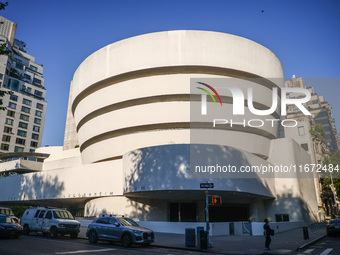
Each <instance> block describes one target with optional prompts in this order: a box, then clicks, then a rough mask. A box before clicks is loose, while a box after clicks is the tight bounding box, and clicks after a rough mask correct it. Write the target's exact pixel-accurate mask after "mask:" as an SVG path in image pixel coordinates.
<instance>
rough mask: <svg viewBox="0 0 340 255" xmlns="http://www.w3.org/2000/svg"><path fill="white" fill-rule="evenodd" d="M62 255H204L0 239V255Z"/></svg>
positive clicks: (39, 238)
mask: <svg viewBox="0 0 340 255" xmlns="http://www.w3.org/2000/svg"><path fill="white" fill-rule="evenodd" d="M52 254H53V255H62V254H98V255H107V254H112V255H118V254H130V255H134V254H141V255H155V254H169V255H170V254H174V255H175V254H195V255H196V254H197V255H199V254H205V255H206V253H200V252H192V251H185V250H176V249H163V248H157V247H152V246H150V247H142V246H132V247H130V248H124V247H123V246H121V245H119V244H112V243H108V242H98V243H97V244H90V243H89V242H88V241H87V240H84V239H70V238H68V237H61V238H58V239H51V238H49V237H44V236H38V235H35V236H22V237H20V238H18V239H8V238H0V255H52Z"/></svg>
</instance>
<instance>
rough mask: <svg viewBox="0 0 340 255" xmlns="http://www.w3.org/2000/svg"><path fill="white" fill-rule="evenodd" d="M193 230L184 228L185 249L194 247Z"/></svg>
mask: <svg viewBox="0 0 340 255" xmlns="http://www.w3.org/2000/svg"><path fill="white" fill-rule="evenodd" d="M195 243H196V240H195V229H194V228H186V229H185V246H186V247H195Z"/></svg>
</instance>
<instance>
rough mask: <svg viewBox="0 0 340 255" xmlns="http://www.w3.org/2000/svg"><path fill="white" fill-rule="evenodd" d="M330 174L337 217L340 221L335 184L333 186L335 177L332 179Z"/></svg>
mask: <svg viewBox="0 0 340 255" xmlns="http://www.w3.org/2000/svg"><path fill="white" fill-rule="evenodd" d="M329 174H330V175H331V182H332V191H333V196H334V203H335V210H336V217H337V218H338V219H339V210H338V203H337V202H336V196H335V190H334V184H333V177H332V173H331V172H329Z"/></svg>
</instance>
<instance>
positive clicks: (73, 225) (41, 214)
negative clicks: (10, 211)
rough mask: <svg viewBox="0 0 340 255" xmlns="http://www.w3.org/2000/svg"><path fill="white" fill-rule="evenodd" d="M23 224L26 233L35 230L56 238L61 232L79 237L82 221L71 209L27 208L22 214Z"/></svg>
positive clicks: (72, 236)
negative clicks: (75, 216)
mask: <svg viewBox="0 0 340 255" xmlns="http://www.w3.org/2000/svg"><path fill="white" fill-rule="evenodd" d="M21 226H23V227H24V230H23V234H24V235H29V233H30V232H31V231H33V232H42V233H43V234H44V235H49V236H50V237H51V238H56V237H57V236H58V235H59V234H60V235H64V234H69V235H70V236H71V238H77V236H78V233H79V231H80V230H79V229H80V222H79V221H76V220H74V218H73V216H72V214H71V213H70V212H69V211H67V210H66V209H59V208H45V207H38V208H30V209H27V210H26V211H25V212H24V214H23V215H22V218H21Z"/></svg>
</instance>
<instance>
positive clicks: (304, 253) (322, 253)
mask: <svg viewBox="0 0 340 255" xmlns="http://www.w3.org/2000/svg"><path fill="white" fill-rule="evenodd" d="M314 250H315V249H307V250H305V251H304V252H303V253H299V254H297V255H306V254H312V252H313V251H314ZM332 250H333V248H327V249H325V250H323V251H322V252H321V253H313V255H328V254H329V253H330V252H331V251H332Z"/></svg>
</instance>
